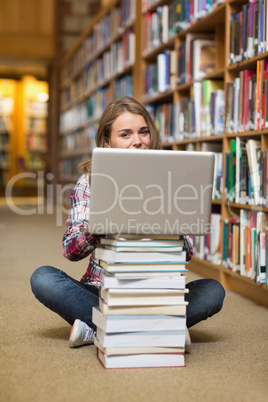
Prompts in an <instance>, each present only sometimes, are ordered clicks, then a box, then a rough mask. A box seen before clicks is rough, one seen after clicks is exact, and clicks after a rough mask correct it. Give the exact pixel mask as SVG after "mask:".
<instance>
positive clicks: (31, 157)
mask: <svg viewBox="0 0 268 402" xmlns="http://www.w3.org/2000/svg"><path fill="white" fill-rule="evenodd" d="M24 132H25V146H26V153H25V167H26V170H28V171H31V172H37V171H38V170H45V169H46V165H47V163H46V157H45V155H46V153H47V144H46V135H47V100H46V98H44V100H43V101H39V100H36V99H25V101H24Z"/></svg>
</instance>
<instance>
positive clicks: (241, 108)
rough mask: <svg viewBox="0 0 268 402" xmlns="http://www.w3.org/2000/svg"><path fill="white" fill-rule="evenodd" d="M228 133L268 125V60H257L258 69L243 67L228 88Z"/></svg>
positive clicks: (228, 84) (262, 127) (226, 113)
mask: <svg viewBox="0 0 268 402" xmlns="http://www.w3.org/2000/svg"><path fill="white" fill-rule="evenodd" d="M225 116H226V132H227V133H238V132H242V131H249V130H262V129H264V128H268V61H267V60H258V61H257V65H256V70H243V71H241V72H240V73H239V76H238V77H237V78H235V80H234V82H229V83H227V89H226V108H225Z"/></svg>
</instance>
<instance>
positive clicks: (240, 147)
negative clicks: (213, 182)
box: [225, 137, 268, 207]
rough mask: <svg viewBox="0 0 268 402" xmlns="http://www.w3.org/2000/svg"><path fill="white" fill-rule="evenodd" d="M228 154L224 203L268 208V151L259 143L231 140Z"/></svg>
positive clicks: (226, 157) (258, 141) (240, 139)
mask: <svg viewBox="0 0 268 402" xmlns="http://www.w3.org/2000/svg"><path fill="white" fill-rule="evenodd" d="M230 145H231V149H230V152H227V153H226V154H225V170H226V171H225V199H226V200H227V201H230V202H236V203H240V204H249V205H263V206H265V207H267V206H268V150H267V149H266V150H263V151H262V150H261V141H260V140H253V139H250V140H247V139H243V138H240V137H236V139H233V140H231V143H230Z"/></svg>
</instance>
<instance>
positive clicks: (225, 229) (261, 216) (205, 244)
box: [194, 208, 268, 284]
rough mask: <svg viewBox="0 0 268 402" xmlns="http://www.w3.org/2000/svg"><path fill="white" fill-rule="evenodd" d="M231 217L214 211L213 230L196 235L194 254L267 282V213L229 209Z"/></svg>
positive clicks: (261, 281)
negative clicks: (223, 217)
mask: <svg viewBox="0 0 268 402" xmlns="http://www.w3.org/2000/svg"><path fill="white" fill-rule="evenodd" d="M229 212H230V214H231V218H230V219H225V220H222V218H221V215H220V214H217V213H212V214H211V232H210V234H209V235H207V236H200V237H198V236H196V237H195V239H194V254H195V256H196V257H198V258H200V259H202V260H206V261H209V262H211V263H213V264H217V265H220V264H221V265H222V266H223V267H225V268H228V269H230V270H231V271H233V272H237V273H239V274H240V275H242V276H246V277H248V278H251V279H253V280H254V281H255V282H257V283H259V284H267V283H268V282H267V266H268V265H267V264H268V261H267V255H268V254H267V247H268V221H267V218H268V216H267V213H264V212H256V211H250V210H245V209H241V210H240V212H239V215H237V214H236V213H235V212H234V211H232V209H231V208H230V210H229Z"/></svg>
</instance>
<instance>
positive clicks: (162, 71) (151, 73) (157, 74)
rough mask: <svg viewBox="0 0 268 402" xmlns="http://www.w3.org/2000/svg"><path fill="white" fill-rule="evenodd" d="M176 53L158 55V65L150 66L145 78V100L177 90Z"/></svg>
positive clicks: (168, 51) (166, 52)
mask: <svg viewBox="0 0 268 402" xmlns="http://www.w3.org/2000/svg"><path fill="white" fill-rule="evenodd" d="M175 74H176V53H175V51H171V50H167V51H165V52H163V53H160V54H158V55H157V60H156V63H152V64H148V65H147V66H146V69H145V77H144V94H145V95H144V99H146V97H152V96H155V95H157V94H158V93H161V92H166V91H168V90H169V89H172V88H175V85H176V77H175Z"/></svg>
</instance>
